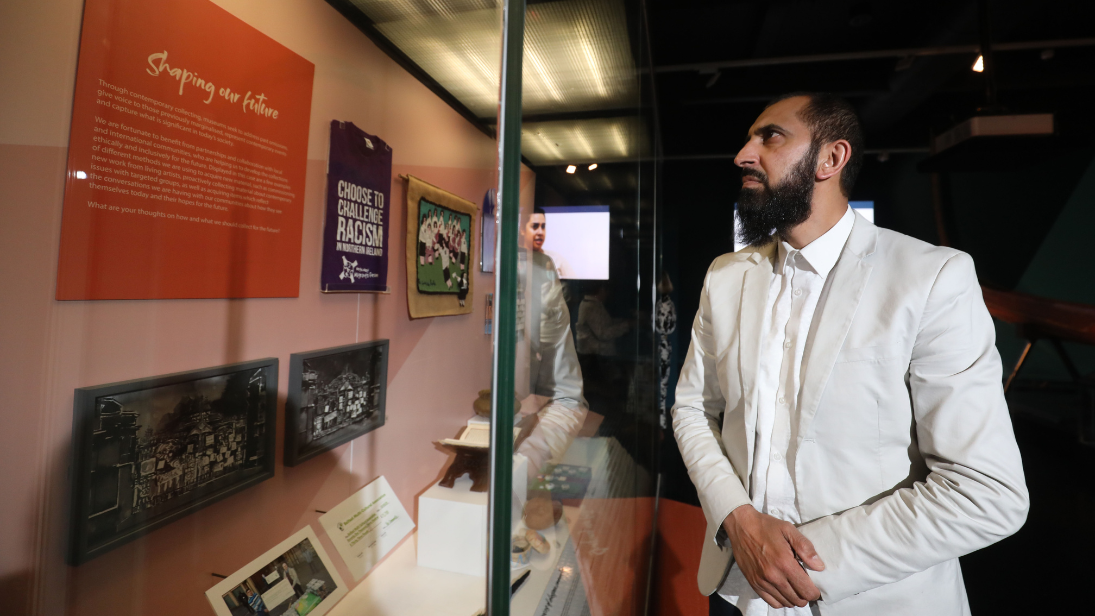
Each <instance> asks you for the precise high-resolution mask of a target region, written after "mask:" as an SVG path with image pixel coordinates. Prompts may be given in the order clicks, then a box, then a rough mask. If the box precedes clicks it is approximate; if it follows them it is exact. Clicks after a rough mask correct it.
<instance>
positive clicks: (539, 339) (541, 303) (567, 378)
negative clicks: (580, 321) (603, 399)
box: [517, 211, 587, 477]
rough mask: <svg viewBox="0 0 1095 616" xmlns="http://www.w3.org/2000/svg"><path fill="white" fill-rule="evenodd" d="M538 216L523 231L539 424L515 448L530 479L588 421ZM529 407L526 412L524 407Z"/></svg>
mask: <svg viewBox="0 0 1095 616" xmlns="http://www.w3.org/2000/svg"><path fill="white" fill-rule="evenodd" d="M543 220H544V214H543V212H542V211H537V212H534V213H533V214H532V216H530V218H529V221H528V222H527V223H526V224H525V225H524V227H523V228H522V235H523V240H524V242H523V243H524V247H525V250H526V251H527V252H526V255H527V256H529V257H530V258H529V261H530V262H531V267H529V268H528V270H527V275H528V276H529V277H530V281H529V282H530V287H531V289H532V293H531V296H532V297H531V298H530V300H531V301H530V306H529V309H530V310H529V319H528V321H529V326H530V332H529V333H530V336H529V393H530V394H532V395H531V396H530V398H529V399H528V400H526V402H528V403H529V404H531V405H532V408H534V409H536V413H537V414H538V419H539V421H538V422H537V423H536V425H535V427H534V428H533V429H532V430H531V431H530V432H529V435H528V437H527V438H524V439H523V441H522V442H521V444H520V445H519V446H518V449H517V453H520V454H523V455H525V456H526V457H527V458H528V459H529V465H528V469H529V476H530V477H532V476H535V474H536V473H538V472H540V471H541V470H542V469H543V468H544V467H545V466H546V465H547V464H551V463H553V462H558V460H559V459H560V458H561V457H562V455H563V454H564V453H566V450H567V447H569V445H570V442H571V441H572V440H573V439H574V437H575V435H577V434H578V431H579V430H581V428H582V425H583V424H584V422H585V417H586V412H587V408H586V403H585V398H584V397H583V392H582V389H583V384H582V369H581V368H580V367H579V365H578V355H577V353H576V352H575V348H574V336H573V334H572V333H571V329H570V310H569V309H568V308H567V305H566V300H565V298H564V294H563V292H564V289H563V285H562V283H561V282H560V280H559V272H558V270H557V269H556V264H555V263H554V261H553V260H552V258H551V257H550V256H548V255H547V254H545V253H544V252H543V251H542V247H543V242H544V237H545V234H546V224H545V223H544V222H543ZM526 408H528V407H526Z"/></svg>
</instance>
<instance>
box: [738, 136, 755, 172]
mask: <svg viewBox="0 0 1095 616" xmlns="http://www.w3.org/2000/svg"><path fill="white" fill-rule="evenodd" d="M734 164H735V165H737V166H739V167H743V168H744V167H750V166H754V165H756V164H757V155H756V150H755V149H754V148H753V142H752V140H750V141H747V142H746V143H745V145H743V146H741V149H740V150H738V155H737V156H735V157H734Z"/></svg>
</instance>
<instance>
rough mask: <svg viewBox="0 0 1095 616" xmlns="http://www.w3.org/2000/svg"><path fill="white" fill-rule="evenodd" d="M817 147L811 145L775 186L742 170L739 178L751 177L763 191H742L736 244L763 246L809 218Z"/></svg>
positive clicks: (754, 172) (757, 174)
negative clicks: (773, 236) (785, 176)
mask: <svg viewBox="0 0 1095 616" xmlns="http://www.w3.org/2000/svg"><path fill="white" fill-rule="evenodd" d="M820 150H821V148H820V144H818V145H811V146H810V149H809V150H808V151H807V152H806V154H804V155H803V156H802V158H800V159H799V161H798V162H797V163H795V166H794V167H793V168H792V169H791V173H789V174H788V175H787V179H785V180H783V181H782V182H780V183H779V184H777V185H776V186H770V185H769V184H768V176H766V175H765V174H764V172H763V171H760V170H759V169H743V170H742V172H741V176H742V177H752V178H754V179H755V180H757V181H758V182H760V183H761V185H762V186H763V188H743V189H741V195H740V196H739V197H738V218H739V220H740V222H741V232H740V233H739V236H738V240H739V241H741V242H742V243H743V244H745V245H747V246H758V247H759V246H764V245H765V244H767V243H768V242H770V241H771V240H772V234H773V232H775V235H777V236H781V237H782V236H785V235H786V234H787V232H788V231H790V230H791V229H793V228H794V227H796V226H798V225H800V224H802V223H803V222H805V221H806V219H807V218H809V217H810V210H811V207H810V201H811V200H812V199H813V197H814V175H815V174H816V166H817V154H818V152H819V151H820Z"/></svg>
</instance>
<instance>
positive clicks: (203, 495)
mask: <svg viewBox="0 0 1095 616" xmlns="http://www.w3.org/2000/svg"><path fill="white" fill-rule="evenodd" d="M277 375H278V360H277V359H276V358H270V359H263V360H257V361H252V362H246V363H240V364H233V365H229V366H221V367H217V368H208V369H205V370H197V371H193V372H182V373H177V374H171V375H165V376H160V377H154V378H149V379H142V380H135V381H127V382H124V383H113V384H109V385H101V386H98V387H86V388H81V389H77V390H76V395H75V401H74V408H75V410H74V421H73V451H74V458H73V468H72V471H73V472H72V478H73V483H72V490H73V495H72V511H71V530H70V539H71V541H70V551H69V561H70V563H71V564H74V565H77V564H80V563H83V562H86V561H87V560H90V559H92V558H95V557H96V556H99V555H100V554H103V553H105V552H107V551H110V550H112V549H114V548H116V547H118V546H119V545H122V544H124V543H126V542H128V541H131V540H132V539H135V538H137V537H139V536H140V535H142V534H144V533H146V532H149V531H151V530H152V529H155V528H158V527H160V526H163V525H165V524H169V523H170V522H173V521H174V520H177V519H179V518H181V517H183V516H185V515H188V514H190V513H193V512H194V511H197V510H198V509H200V508H202V507H204V506H206V505H209V504H211V503H213V502H216V501H218V500H220V499H222V498H225V497H227V496H229V495H231V494H234V493H236V492H238V491H240V490H243V489H245V488H248V487H250V486H253V485H255V484H257V483H259V482H261V481H263V480H265V479H269V478H270V477H272V476H273V474H274V436H275V429H274V422H275V421H276V412H277V411H276V400H277V393H276V392H277Z"/></svg>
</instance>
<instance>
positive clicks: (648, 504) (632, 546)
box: [0, 0, 665, 616]
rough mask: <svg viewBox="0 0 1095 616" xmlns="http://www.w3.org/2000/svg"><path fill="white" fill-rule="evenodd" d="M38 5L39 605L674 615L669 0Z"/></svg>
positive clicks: (32, 273)
mask: <svg viewBox="0 0 1095 616" xmlns="http://www.w3.org/2000/svg"><path fill="white" fill-rule="evenodd" d="M12 23H15V24H16V25H15V26H11V25H10V24H9V27H8V28H6V29H5V32H10V33H11V34H12V36H13V37H14V38H11V39H9V40H11V41H16V42H17V43H18V44H19V45H20V46H21V47H22V48H23V49H25V50H26V53H21V54H7V55H5V56H4V58H3V60H0V66H3V67H4V68H5V69H6V70H8V71H10V72H11V73H12V74H19V75H33V76H34V79H33V80H31V81H33V83H34V86H33V88H31V89H30V90H26V91H22V90H20V91H18V92H15V91H14V90H13V92H14V93H13V94H11V98H10V100H11V101H12V102H13V103H15V104H14V105H13V106H12V107H11V109H12V112H11V114H9V118H14V119H15V120H16V121H12V122H7V123H5V124H3V125H2V127H0V162H2V164H0V191H2V192H3V194H5V195H7V198H5V199H4V200H3V205H2V208H3V214H4V216H5V221H6V222H5V224H4V225H0V238H2V240H3V241H2V242H0V245H2V246H4V247H5V250H6V251H7V252H6V254H5V257H4V265H3V268H0V282H2V283H3V284H4V286H5V288H6V289H7V290H8V292H7V293H5V294H4V298H3V299H2V300H0V309H2V317H3V320H4V322H5V326H4V328H3V330H2V332H0V357H2V359H3V366H4V368H3V370H0V384H2V385H3V387H4V389H5V391H6V392H8V395H9V398H8V406H7V409H8V410H6V411H5V412H4V413H2V414H0V439H2V443H3V446H2V447H0V463H2V465H3V468H5V469H6V470H8V471H9V472H7V473H5V474H4V478H3V479H2V480H0V487H2V491H3V493H4V494H5V501H4V504H3V505H0V528H2V529H3V530H2V532H0V583H2V588H3V591H4V592H3V594H4V597H5V600H6V605H7V607H8V609H9V610H10V611H12V612H13V613H17V614H24V613H25V614H34V615H50V616H54V615H66V616H83V615H85V614H88V615H90V614H114V615H118V616H129V615H138V614H146V613H150V612H153V611H157V612H166V613H171V614H176V613H178V614H184V613H185V614H210V613H212V614H221V615H225V614H227V615H231V616H239V615H244V614H253V613H258V614H262V613H269V614H275V615H278V616H280V615H282V614H289V615H290V616H291V615H292V614H297V615H298V616H303V615H304V614H313V615H316V616H322V615H323V614H332V615H334V616H341V615H345V614H359V613H387V614H400V615H412V614H452V615H454V616H470V615H472V614H475V613H477V612H480V611H484V612H486V613H489V614H509V613H512V614H522V615H532V614H536V615H537V616H541V615H543V616H547V615H549V614H576V615H577V614H583V613H591V614H620V615H628V614H632V615H638V614H642V613H645V609H646V605H647V603H648V601H649V594H650V585H649V579H650V572H651V562H652V561H651V559H652V554H651V550H652V545H653V539H654V530H655V520H656V511H657V493H658V451H659V448H660V446H661V441H662V439H663V434H664V432H663V429H664V421H665V416H664V408H662V406H663V405H662V404H660V403H659V383H660V373H659V369H660V368H659V360H658V336H657V333H656V330H655V312H656V299H657V291H656V289H655V286H656V285H655V279H656V273H657V271H658V259H659V253H660V251H659V245H658V192H657V176H658V164H657V154H658V139H657V127H656V121H655V114H654V113H653V111H654V110H653V109H652V106H651V103H650V102H649V101H651V100H653V99H652V92H651V89H650V88H651V85H650V71H649V69H650V62H649V49H648V46H647V39H646V28H645V14H644V11H643V5H642V3H641V2H632V1H630V0H596V1H594V2H577V1H562V2H537V3H530V4H528V6H526V5H525V3H524V2H508V1H499V2H491V1H486V2H479V1H473V0H439V1H437V2H428V3H421V2H410V1H395V2H380V1H372V0H326V1H324V0H284V1H283V2H278V3H273V4H267V3H264V4H261V5H260V4H255V3H251V2H246V1H243V0H216V1H210V0H197V1H192V0H164V2H161V3H158V4H156V5H154V6H153V5H148V4H147V3H144V4H142V3H140V2H136V1H135V0H86V2H85V3H83V6H80V3H77V4H76V5H72V6H66V7H63V8H58V7H53V8H50V7H45V6H42V7H39V6H37V5H36V6H35V8H33V9H27V11H26V12H25V14H24V15H21V16H19V17H18V19H16V20H15V21H14V22H12ZM47 23H48V24H50V26H49V27H44V26H43V24H47ZM26 33H35V34H33V35H31V34H26ZM41 101H50V102H49V103H48V104H43V103H41ZM69 102H71V105H70V104H69Z"/></svg>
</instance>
